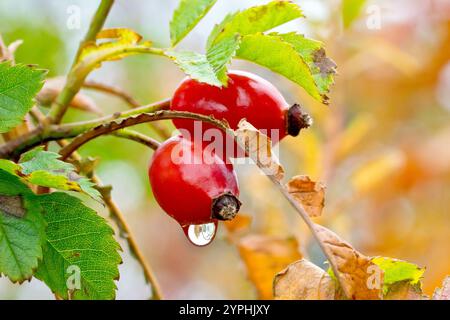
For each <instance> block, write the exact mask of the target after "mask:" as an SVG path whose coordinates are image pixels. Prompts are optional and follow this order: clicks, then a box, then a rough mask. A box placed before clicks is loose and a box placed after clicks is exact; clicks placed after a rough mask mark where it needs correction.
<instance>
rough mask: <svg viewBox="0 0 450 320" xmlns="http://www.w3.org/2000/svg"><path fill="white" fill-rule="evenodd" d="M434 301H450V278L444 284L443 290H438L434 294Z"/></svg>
mask: <svg viewBox="0 0 450 320" xmlns="http://www.w3.org/2000/svg"><path fill="white" fill-rule="evenodd" d="M433 300H450V276H447V277H446V278H445V279H444V282H443V283H442V288H437V289H436V290H435V291H434V293H433Z"/></svg>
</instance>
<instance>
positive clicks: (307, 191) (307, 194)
mask: <svg viewBox="0 0 450 320" xmlns="http://www.w3.org/2000/svg"><path fill="white" fill-rule="evenodd" d="M286 188H287V190H288V192H289V193H290V194H291V195H292V196H293V197H294V199H295V200H296V201H297V202H298V203H300V204H301V205H302V206H303V208H305V210H306V212H307V213H308V215H309V216H310V217H319V216H320V215H321V214H322V209H323V207H324V205H325V186H324V185H323V184H322V183H320V182H314V181H311V179H310V178H309V177H308V176H295V177H293V178H292V179H291V180H289V182H288V183H287V184H286Z"/></svg>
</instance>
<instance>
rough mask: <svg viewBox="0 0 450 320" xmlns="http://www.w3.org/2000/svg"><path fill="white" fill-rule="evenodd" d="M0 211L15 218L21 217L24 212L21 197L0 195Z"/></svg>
mask: <svg viewBox="0 0 450 320" xmlns="http://www.w3.org/2000/svg"><path fill="white" fill-rule="evenodd" d="M0 211H2V212H5V213H7V214H9V215H12V216H14V217H17V218H22V217H23V216H24V215H25V212H26V211H25V208H24V207H23V203H22V197H21V196H4V195H0Z"/></svg>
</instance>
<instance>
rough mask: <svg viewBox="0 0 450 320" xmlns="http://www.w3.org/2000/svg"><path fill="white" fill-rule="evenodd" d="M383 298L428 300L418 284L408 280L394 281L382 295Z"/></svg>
mask: <svg viewBox="0 0 450 320" xmlns="http://www.w3.org/2000/svg"><path fill="white" fill-rule="evenodd" d="M384 300H428V297H427V296H426V295H424V294H423V293H422V290H421V289H420V286H419V285H418V284H416V285H413V284H411V283H410V281H409V280H405V281H399V282H397V283H394V284H393V285H391V287H390V288H389V291H388V292H387V294H386V295H385V296H384Z"/></svg>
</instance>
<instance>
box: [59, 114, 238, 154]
mask: <svg viewBox="0 0 450 320" xmlns="http://www.w3.org/2000/svg"><path fill="white" fill-rule="evenodd" d="M167 119H192V120H199V121H203V122H208V123H210V124H212V125H214V126H216V127H218V128H219V129H222V130H224V131H226V130H228V129H229V127H228V124H227V123H225V122H222V121H220V120H216V119H215V118H212V117H208V116H204V115H200V114H196V113H191V112H181V111H167V110H161V111H157V112H154V113H143V114H140V115H138V116H134V117H129V118H124V119H119V120H117V121H111V122H108V123H104V124H101V125H99V126H97V127H95V128H93V129H91V130H89V131H87V132H85V133H83V134H81V135H79V136H78V137H76V138H75V139H74V140H73V141H72V142H71V143H70V144H69V145H68V146H66V147H64V148H63V149H61V150H60V152H59V154H60V155H61V157H62V159H63V160H64V159H66V158H67V157H69V156H70V155H71V154H72V152H74V151H76V150H78V148H80V147H81V146H82V145H84V144H85V143H87V142H89V141H91V140H92V139H95V138H97V137H99V136H102V135H104V134H110V133H112V132H115V131H117V130H120V129H123V128H127V127H130V126H134V125H137V124H141V123H147V122H152V121H158V120H167ZM63 127H64V126H60V129H59V130H62V131H64V128H63ZM69 131H70V130H69Z"/></svg>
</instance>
